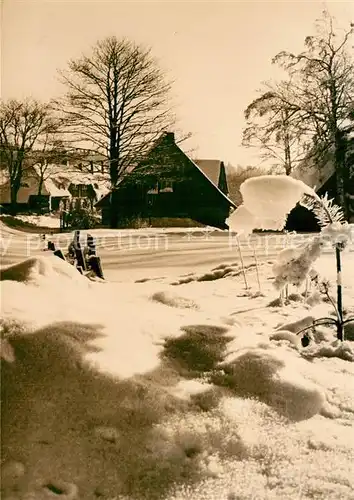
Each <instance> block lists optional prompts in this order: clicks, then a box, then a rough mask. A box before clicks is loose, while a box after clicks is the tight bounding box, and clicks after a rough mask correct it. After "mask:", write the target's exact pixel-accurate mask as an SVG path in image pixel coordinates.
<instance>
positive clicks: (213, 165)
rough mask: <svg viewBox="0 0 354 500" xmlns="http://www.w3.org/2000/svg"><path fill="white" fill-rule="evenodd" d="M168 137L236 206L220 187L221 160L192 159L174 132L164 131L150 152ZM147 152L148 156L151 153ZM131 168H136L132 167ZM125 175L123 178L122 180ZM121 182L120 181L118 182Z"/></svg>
mask: <svg viewBox="0 0 354 500" xmlns="http://www.w3.org/2000/svg"><path fill="white" fill-rule="evenodd" d="M165 138H168V139H172V141H173V143H174V146H175V147H176V148H178V149H179V150H180V151H181V152H182V153H183V154H184V155H185V156H186V157H187V158H188V160H189V161H190V162H191V163H192V164H193V165H194V166H195V168H196V169H197V170H198V171H199V172H200V173H201V174H202V175H203V176H204V177H205V178H206V179H207V180H208V181H209V182H210V183H211V184H212V185H213V186H214V188H215V189H216V190H217V191H218V192H219V194H220V195H221V196H222V197H223V198H224V199H225V200H226V201H227V202H228V203H229V205H230V206H231V207H233V208H236V205H235V204H234V202H233V201H232V200H230V198H229V197H228V196H227V195H226V194H225V193H223V192H222V191H221V189H220V188H219V175H220V169H221V165H222V163H223V162H222V161H220V160H192V159H191V158H189V157H188V155H187V154H186V153H185V152H184V151H183V150H182V149H181V148H180V147H179V146H178V144H176V142H175V140H174V134H172V133H166V132H164V133H163V134H162V135H161V136H160V137H159V138H158V139H157V140H156V141H155V142H154V144H153V146H152V147H151V148H150V150H149V153H150V152H151V151H152V150H153V149H154V148H155V147H156V146H157V145H158V144H159V143H160V141H161V140H163V139H165ZM149 153H147V156H148V155H149ZM131 170H134V168H132V169H131ZM123 179H124V177H123V178H122V179H121V181H120V182H122V180H123ZM118 184H119V183H118ZM110 193H111V190H110V191H108V192H107V193H106V195H105V196H103V197H102V198H101V199H100V200H99V202H98V203H96V206H101V205H102V203H104V200H106V199H107V198H108V196H109V195H110Z"/></svg>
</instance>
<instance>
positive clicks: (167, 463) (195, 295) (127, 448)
mask: <svg viewBox="0 0 354 500" xmlns="http://www.w3.org/2000/svg"><path fill="white" fill-rule="evenodd" d="M5 234H6V235H7V238H8V240H6V245H7V247H6V252H5V253H6V263H7V264H10V263H11V262H21V261H22V264H17V266H15V267H13V268H12V269H8V270H7V271H6V270H4V269H3V270H2V279H3V281H2V304H1V307H2V318H3V322H2V327H3V338H5V341H3V344H2V355H3V358H4V360H3V362H2V392H3V394H2V397H3V403H2V430H3V435H2V465H3V467H2V469H3V470H2V473H3V496H2V498H4V500H10V499H11V500H15V499H16V500H29V499H31V500H34V499H35V500H42V499H43V500H44V499H49V498H56V497H58V498H62V499H65V500H69V499H72V500H73V499H79V500H96V499H102V500H128V499H129V500H140V499H148V500H155V499H156V500H190V499H193V500H236V499H244V500H246V499H247V500H248V499H249V500H251V499H253V500H255V499H257V500H263V499H269V500H271V499H279V500H280V499H281V500H284V499H290V500H291V499H293V500H295V499H296V500H298V499H307V498H308V499H310V498H311V499H331V500H332V499H338V500H339V499H354V465H353V464H354V431H353V429H354V425H353V424H354V396H353V394H354V363H353V361H354V347H353V343H352V342H351V341H350V340H348V341H346V342H344V343H340V342H338V341H336V339H335V332H333V331H332V330H329V329H326V328H324V327H322V328H319V329H318V330H317V333H316V334H315V335H314V338H313V340H312V342H311V343H310V345H309V346H308V347H306V348H303V347H302V346H301V342H300V338H299V337H298V336H296V335H294V333H293V332H294V331H296V330H297V329H298V328H299V325H295V326H294V325H293V323H294V322H297V321H298V320H302V319H304V318H308V317H313V318H319V317H322V316H328V315H330V314H332V312H333V311H332V310H331V305H330V304H328V302H325V301H323V299H322V298H319V297H318V295H317V294H316V293H315V291H314V290H313V289H311V290H308V295H307V297H306V298H304V297H303V296H302V295H301V293H302V292H304V289H305V287H304V286H303V287H301V288H300V289H299V290H297V289H295V288H291V289H290V297H289V298H290V300H289V303H287V304H285V305H283V306H281V307H280V305H279V303H277V300H276V299H277V298H278V296H279V294H278V292H277V291H276V290H275V288H274V286H273V279H272V278H273V274H272V261H273V259H274V255H275V253H276V252H277V251H279V250H280V249H281V248H280V244H279V241H278V240H275V239H272V240H270V241H271V243H268V244H267V245H268V250H267V252H265V251H261V248H263V247H261V245H258V247H257V256H258V276H257V272H256V271H257V270H256V266H255V261H254V256H253V251H252V248H253V247H254V246H257V245H256V243H257V241H258V240H257V238H262V237H253V238H254V239H253V240H252V242H253V243H252V245H249V244H247V245H246V244H245V243H243V244H242V245H241V248H242V251H243V253H244V263H245V266H246V280H247V287H248V288H247V289H246V286H245V277H244V274H243V272H242V269H241V263H240V257H239V253H238V247H237V246H236V245H234V246H233V247H230V244H229V243H228V242H227V240H225V236H222V235H214V236H212V237H210V239H208V238H204V239H201V238H200V237H199V239H198V238H197V237H195V238H193V237H189V238H188V232H187V231H186V232H185V234H184V235H180V236H173V235H170V237H169V239H168V240H167V241H168V242H169V245H170V246H168V247H167V248H162V247H161V248H158V249H157V250H156V249H155V250H156V251H155V253H153V256H152V257H149V255H150V254H151V251H152V248H149V247H148V248H146V249H144V248H143V247H141V248H137V247H134V249H132V248H127V246H125V247H124V245H123V246H122V247H120V248H119V250H117V248H115V247H114V246H113V245H112V246H111V248H109V249H107V248H106V247H107V241H105V245H106V246H101V247H100V254H102V260H103V267H104V270H105V269H107V273H106V274H107V277H108V278H113V279H114V280H115V281H114V282H113V281H110V280H107V282H105V283H101V282H91V281H88V280H87V279H86V278H84V277H82V276H81V275H80V274H79V273H77V271H76V270H75V269H74V268H73V267H72V266H70V265H68V264H66V263H65V262H63V261H61V260H60V259H57V258H55V257H53V256H51V255H49V254H47V253H46V252H42V253H40V252H39V251H38V252H36V251H33V254H31V255H27V257H29V259H30V260H28V261H27V262H25V263H23V258H24V257H25V256H24V255H23V254H22V253H21V252H20V248H22V245H23V243H24V241H25V240H24V239H23V238H24V236H23V233H17V232H16V231H14V230H10V231H8V230H6V231H5ZM115 234H116V233H114V234H111V235H110V236H109V237H111V238H114V237H115V236H114V235H115ZM134 234H135V235H136V234H137V232H135V233H134ZM10 235H12V237H11V238H10ZM192 236H193V235H192ZM106 237H108V235H106V236H105V238H106ZM263 238H264V237H263ZM108 241H113V240H108ZM124 241H125V244H126V245H127V244H128V243H127V242H128V241H129V239H126V240H124ZM134 241H136V240H134ZM263 242H264V241H263ZM272 245H273V246H272ZM270 247H271V248H270ZM264 248H265V246H264ZM352 250H353V246H352V245H349V248H348V249H347V250H346V251H345V252H344V253H343V285H344V295H343V298H344V308H345V309H346V313H347V314H348V315H352V316H354V253H353V251H352ZM115 255H117V259H116V260H114V256H115ZM150 258H151V259H153V261H150V260H149V259H150ZM112 262H114V264H112ZM122 262H123V263H124V262H125V264H124V265H123V264H122ZM139 262H140V266H139ZM132 263H133V264H134V266H136V267H137V269H139V273H137V272H136V273H133V270H132V269H131V270H129V266H131V267H132ZM158 264H160V267H159V273H158V274H157V275H156V274H155V272H154V271H155V270H156V269H157V268H158ZM316 268H317V269H318V270H319V272H320V273H321V274H322V275H323V276H327V277H329V278H330V279H331V280H332V283H333V284H334V283H335V257H334V254H333V251H332V250H331V249H330V248H329V249H327V250H326V252H325V253H324V255H323V256H322V257H321V258H320V260H319V261H318V262H317V265H316ZM153 270H154V271H153ZM117 276H119V277H118V279H117ZM133 276H134V279H135V278H139V280H138V281H139V282H134V279H133V278H132V277H133ZM332 292H333V293H335V289H334V288H333V290H332ZM307 321H308V320H307ZM305 322H306V321H305ZM353 330H354V326H353V325H352V326H351V327H350V328H349V327H348V329H347V332H346V333H347V335H348V337H350V338H353V339H354V331H353Z"/></svg>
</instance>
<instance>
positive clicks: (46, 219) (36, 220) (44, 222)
mask: <svg viewBox="0 0 354 500" xmlns="http://www.w3.org/2000/svg"><path fill="white" fill-rule="evenodd" d="M3 217H6V215H3ZM16 218H17V219H19V220H21V221H22V222H27V223H30V224H33V225H34V226H39V227H47V228H51V229H59V227H60V219H59V217H58V216H57V215H21V214H19V215H17V216H16Z"/></svg>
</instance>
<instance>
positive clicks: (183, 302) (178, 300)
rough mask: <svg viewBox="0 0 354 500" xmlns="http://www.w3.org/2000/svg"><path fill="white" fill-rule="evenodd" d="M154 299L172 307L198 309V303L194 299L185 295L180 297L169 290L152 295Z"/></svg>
mask: <svg viewBox="0 0 354 500" xmlns="http://www.w3.org/2000/svg"><path fill="white" fill-rule="evenodd" d="M151 298H152V300H154V301H156V302H160V303H161V304H165V305H166V306H170V307H179V308H182V309H198V304H196V303H195V302H194V301H193V300H190V299H188V298H185V297H180V296H178V295H175V294H173V293H171V292H168V291H163V292H156V293H154V294H153V296H152V297H151Z"/></svg>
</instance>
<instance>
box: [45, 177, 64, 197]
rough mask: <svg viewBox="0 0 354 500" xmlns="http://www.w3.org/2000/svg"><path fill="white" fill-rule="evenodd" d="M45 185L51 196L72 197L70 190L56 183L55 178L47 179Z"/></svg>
mask: <svg viewBox="0 0 354 500" xmlns="http://www.w3.org/2000/svg"><path fill="white" fill-rule="evenodd" d="M44 185H45V188H46V190H47V191H48V193H49V194H50V196H54V197H63V196H67V197H71V194H70V191H68V189H66V188H64V187H61V186H59V185H57V184H56V183H55V180H53V179H46V180H45V181H44Z"/></svg>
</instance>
